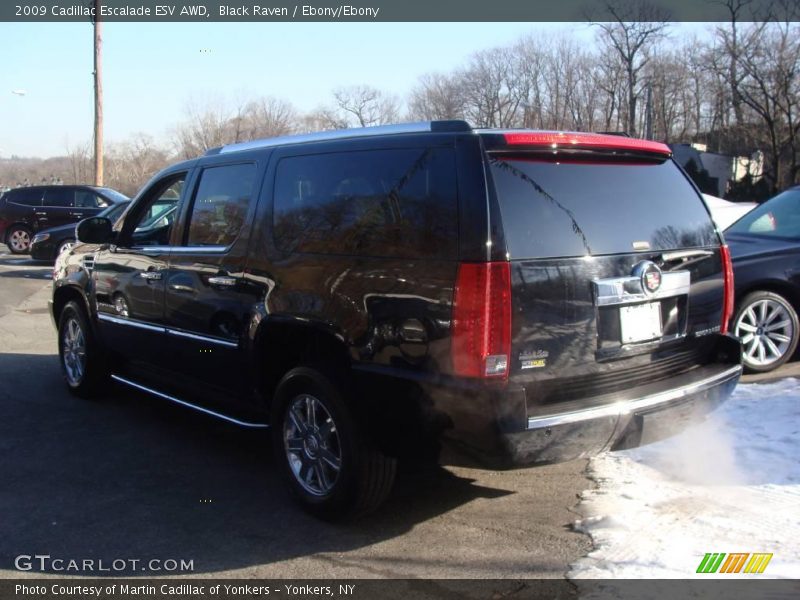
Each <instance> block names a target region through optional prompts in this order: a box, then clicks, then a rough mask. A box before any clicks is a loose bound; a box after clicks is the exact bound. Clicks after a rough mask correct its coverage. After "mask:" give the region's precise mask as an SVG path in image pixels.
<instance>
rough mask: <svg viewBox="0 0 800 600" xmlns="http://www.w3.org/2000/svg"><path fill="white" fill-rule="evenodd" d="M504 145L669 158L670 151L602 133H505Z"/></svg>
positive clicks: (646, 142)
mask: <svg viewBox="0 0 800 600" xmlns="http://www.w3.org/2000/svg"><path fill="white" fill-rule="evenodd" d="M504 137H505V140H506V144H508V145H509V146H544V147H549V148H552V149H553V150H558V149H565V148H588V149H597V150H630V151H634V152H650V153H654V154H662V155H664V156H670V155H671V154H672V150H670V149H669V146H667V145H666V144H662V143H661V142H653V141H650V140H640V139H637V138H629V137H625V136H621V135H605V134H602V133H559V132H554V131H529V132H517V133H506V134H505V135H504Z"/></svg>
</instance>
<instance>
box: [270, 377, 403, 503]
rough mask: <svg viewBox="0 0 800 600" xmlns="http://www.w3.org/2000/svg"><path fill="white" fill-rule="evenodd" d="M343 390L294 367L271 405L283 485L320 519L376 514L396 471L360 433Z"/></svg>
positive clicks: (388, 460) (393, 463)
mask: <svg viewBox="0 0 800 600" xmlns="http://www.w3.org/2000/svg"><path fill="white" fill-rule="evenodd" d="M344 389H345V388H344V386H342V385H338V384H337V383H335V379H334V378H332V377H329V376H327V375H325V374H323V372H322V371H320V370H318V369H315V368H311V367H297V368H295V369H292V370H291V371H289V372H288V373H286V375H284V377H283V378H282V379H281V381H280V383H279V384H278V386H277V388H276V392H275V396H274V399H273V403H272V411H271V421H270V422H271V424H272V443H273V449H274V452H275V457H276V461H277V462H278V464H279V468H280V470H281V474H282V476H283V479H284V481H285V482H286V484H287V486H288V488H289V491H290V493H291V494H292V496H293V497H294V498H295V499H296V500H297V501H299V503H300V504H301V505H302V506H303V508H305V509H306V510H307V511H308V512H310V513H312V514H314V515H315V516H318V517H321V518H324V519H340V518H344V517H355V516H361V515H364V514H367V513H369V512H371V511H374V510H375V509H376V508H377V507H378V506H379V505H380V504H381V503H382V502H383V501H384V500H385V499H386V497H387V496H388V494H389V492H390V491H391V488H392V484H393V483H394V477H395V472H396V468H397V464H396V460H395V459H394V458H391V457H387V456H386V455H384V454H383V453H381V452H380V451H378V450H377V449H375V448H374V447H372V446H371V445H370V444H369V443H368V442H367V440H366V439H365V438H364V437H363V435H362V434H361V433H360V431H359V426H358V424H357V423H356V420H355V419H354V418H353V415H352V412H351V409H350V406H349V405H348V404H347V403H346V402H345V401H344V394H343V390H344ZM312 415H315V416H316V418H314V417H313V416H312Z"/></svg>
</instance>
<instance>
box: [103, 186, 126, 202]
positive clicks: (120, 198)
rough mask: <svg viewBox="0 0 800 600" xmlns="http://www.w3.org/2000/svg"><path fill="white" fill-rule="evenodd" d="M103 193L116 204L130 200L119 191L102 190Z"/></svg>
mask: <svg viewBox="0 0 800 600" xmlns="http://www.w3.org/2000/svg"><path fill="white" fill-rule="evenodd" d="M100 189H101V190H102V191H103V195H104V196H106V197H108V198H110V199H111V200H113V201H114V202H125V201H126V200H130V198H128V197H127V196H126V195H125V194H120V193H119V192H118V191H117V190H112V189H111V188H100Z"/></svg>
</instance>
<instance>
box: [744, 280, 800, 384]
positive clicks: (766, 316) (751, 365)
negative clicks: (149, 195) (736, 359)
mask: <svg viewBox="0 0 800 600" xmlns="http://www.w3.org/2000/svg"><path fill="white" fill-rule="evenodd" d="M733 323H734V325H733V334H734V335H735V336H736V337H738V338H739V340H740V341H741V342H742V363H743V364H744V368H745V370H746V371H748V372H750V373H765V372H767V371H772V370H773V369H777V368H778V367H780V366H781V365H782V364H784V363H785V362H786V361H787V360H789V359H790V358H791V357H792V355H793V354H794V351H795V349H796V348H797V339H798V336H800V327H799V326H798V319H797V313H796V312H795V310H794V308H793V307H792V305H791V304H790V303H789V302H788V301H787V300H786V299H785V298H784V297H783V296H781V295H779V294H776V293H774V292H764V291H762V292H753V293H752V294H748V295H747V296H746V297H745V298H744V299H743V300H742V302H741V304H740V305H739V309H738V311H737V312H736V317H735V318H734V321H733Z"/></svg>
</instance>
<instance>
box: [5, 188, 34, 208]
mask: <svg viewBox="0 0 800 600" xmlns="http://www.w3.org/2000/svg"><path fill="white" fill-rule="evenodd" d="M6 198H7V202H13V203H14V204H22V205H23V206H41V205H42V189H41V188H38V189H27V188H18V189H16V190H11V191H10V192H8V195H7V196H6Z"/></svg>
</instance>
